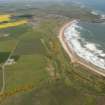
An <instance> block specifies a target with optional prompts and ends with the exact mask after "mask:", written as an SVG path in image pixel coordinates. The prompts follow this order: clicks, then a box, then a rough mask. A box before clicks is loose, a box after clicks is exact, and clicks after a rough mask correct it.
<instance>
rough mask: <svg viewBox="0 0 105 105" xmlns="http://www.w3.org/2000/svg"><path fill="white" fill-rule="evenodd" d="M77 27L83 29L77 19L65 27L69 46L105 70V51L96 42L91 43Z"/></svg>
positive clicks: (65, 35)
mask: <svg viewBox="0 0 105 105" xmlns="http://www.w3.org/2000/svg"><path fill="white" fill-rule="evenodd" d="M77 28H79V29H82V28H81V26H79V25H78V21H76V20H75V21H72V22H71V24H70V25H69V26H68V27H67V28H65V30H64V37H65V39H66V41H67V44H68V46H69V47H71V46H72V49H73V50H74V51H75V53H76V54H77V55H78V56H79V57H81V58H82V59H84V60H86V61H87V62H90V63H92V64H94V65H95V66H97V67H99V68H101V69H104V70H105V58H103V57H104V56H105V53H104V52H103V51H102V50H99V49H98V48H97V46H96V45H95V43H90V42H87V41H86V40H85V39H83V38H82V37H81V36H80V34H79V32H78V31H77ZM80 40H81V41H82V43H84V46H83V45H82V44H81V42H80Z"/></svg>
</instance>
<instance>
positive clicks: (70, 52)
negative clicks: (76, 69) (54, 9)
mask: <svg viewBox="0 0 105 105" xmlns="http://www.w3.org/2000/svg"><path fill="white" fill-rule="evenodd" d="M74 21H75V20H72V21H70V22H68V23H66V24H64V25H63V26H62V27H61V29H60V31H59V36H58V38H59V41H60V43H61V45H62V47H63V48H64V50H65V51H66V53H67V54H68V56H69V57H70V59H71V62H72V63H78V64H80V65H82V66H84V67H86V68H88V69H89V70H91V71H93V72H94V73H97V74H99V75H101V76H104V77H105V71H104V70H103V69H101V68H98V67H96V66H95V65H94V64H92V63H89V62H87V61H86V60H85V59H82V58H81V57H79V56H78V55H77V54H76V52H75V51H74V49H73V48H72V46H70V45H68V43H67V40H66V38H65V36H64V31H65V29H66V28H68V27H69V26H70V25H71V24H72V23H73V22H74Z"/></svg>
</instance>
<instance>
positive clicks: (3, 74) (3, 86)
mask: <svg viewBox="0 0 105 105" xmlns="http://www.w3.org/2000/svg"><path fill="white" fill-rule="evenodd" d="M18 43H19V41H17V43H16V46H15V47H14V48H13V50H12V51H11V53H10V55H9V56H8V58H7V60H6V61H5V62H4V64H3V65H1V69H2V76H3V79H2V80H3V85H2V88H1V91H0V94H3V93H4V90H5V87H6V73H5V67H6V64H7V62H8V60H9V59H11V57H12V55H13V53H14V51H15V50H16V48H17V46H18Z"/></svg>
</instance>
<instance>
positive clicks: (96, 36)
mask: <svg viewBox="0 0 105 105" xmlns="http://www.w3.org/2000/svg"><path fill="white" fill-rule="evenodd" d="M78 4H79V5H81V7H84V8H88V9H89V10H90V12H91V13H92V14H94V15H100V19H105V0H78ZM74 24H75V28H73V30H72V32H73V34H74V33H75V34H78V36H76V35H75V34H74V36H73V37H72V39H73V38H74V39H73V41H72V44H73V46H74V49H75V51H76V52H77V54H78V55H79V56H81V57H82V58H84V59H86V60H87V61H89V62H91V63H93V64H95V65H96V66H98V67H102V68H103V69H105V22H104V21H103V22H99V23H98V22H97V23H95V22H94V23H93V22H87V21H78V22H76V23H74ZM74 30H75V31H74ZM68 35H70V33H68ZM76 43H77V44H78V45H76ZM77 47H78V48H77ZM84 53H85V54H84Z"/></svg>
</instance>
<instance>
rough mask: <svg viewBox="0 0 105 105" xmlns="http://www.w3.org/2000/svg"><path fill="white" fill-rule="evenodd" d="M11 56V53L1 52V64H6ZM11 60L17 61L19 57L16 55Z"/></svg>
mask: <svg viewBox="0 0 105 105" xmlns="http://www.w3.org/2000/svg"><path fill="white" fill-rule="evenodd" d="M9 55H10V52H0V63H4V62H5V61H6V60H7V59H8V57H9ZM11 58H13V59H15V61H17V60H18V59H19V56H17V55H15V56H12V57H11Z"/></svg>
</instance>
